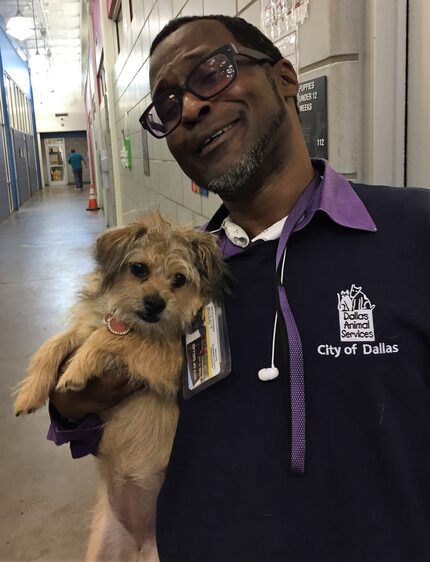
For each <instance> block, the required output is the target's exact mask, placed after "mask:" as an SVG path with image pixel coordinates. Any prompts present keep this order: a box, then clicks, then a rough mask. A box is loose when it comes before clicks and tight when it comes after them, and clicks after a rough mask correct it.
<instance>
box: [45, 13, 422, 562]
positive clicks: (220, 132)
mask: <svg viewBox="0 0 430 562" xmlns="http://www.w3.org/2000/svg"><path fill="white" fill-rule="evenodd" d="M150 83H151V92H152V98H153V105H151V106H150V107H149V108H148V109H147V110H146V111H145V113H144V115H143V116H142V118H141V122H142V123H143V125H144V127H145V128H147V129H149V130H150V132H151V133H152V134H153V135H154V136H157V137H163V136H166V137H167V142H168V146H169V149H170V151H171V152H172V154H173V155H174V157H175V158H176V160H177V161H178V163H179V165H180V166H181V167H182V169H183V170H184V172H185V173H186V174H187V175H188V176H189V177H191V178H192V179H193V180H194V181H195V182H196V183H197V184H198V185H200V186H202V187H207V188H208V189H210V190H212V191H213V192H215V193H218V194H219V195H220V196H221V198H222V200H223V202H224V205H223V206H222V207H221V208H220V210H219V211H218V212H217V213H216V214H215V216H214V217H213V218H212V219H211V221H210V222H209V224H208V225H207V229H208V230H211V231H214V232H217V233H218V235H219V238H220V244H221V247H222V248H223V251H224V255H225V256H226V259H227V261H228V264H229V267H230V270H231V272H232V274H233V277H234V278H235V280H236V283H235V288H234V290H233V294H232V295H227V296H226V298H225V308H226V318H227V327H228V335H229V344H230V349H231V358H232V371H231V374H230V375H229V376H228V377H227V378H225V379H224V380H221V381H219V382H217V383H216V384H214V385H213V386H211V387H210V388H208V389H206V390H204V391H203V392H201V393H199V394H197V395H195V396H192V397H191V398H189V399H187V400H184V399H183V398H182V397H180V419H179V424H178V430H177V434H176V439H175V443H174V447H173V451H172V455H171V459H170V463H169V467H168V469H167V474H166V480H165V484H164V486H163V489H162V491H161V494H160V497H159V503H158V513H157V541H158V549H159V554H160V560H161V562H203V561H205V562H233V561H234V562H269V561H270V562H285V561H287V560H288V561H290V562H302V561H305V562H315V561H318V562H321V561H327V562H328V561H330V562H349V561H351V562H352V561H359V562H370V561H372V562H373V561H381V562H410V561H412V560H413V561H415V562H417V561H420V562H421V561H425V560H428V552H429V551H430V533H429V532H428V529H429V524H430V479H429V477H428V474H429V469H430V455H429V453H428V443H429V438H430V399H429V390H428V384H429V367H430V346H429V343H430V325H429V320H428V319H429V317H430V301H429V268H430V266H429V259H428V256H429V250H430V247H429V246H430V243H429V240H430V236H429V234H430V230H429V229H430V194H429V193H428V192H426V191H425V190H413V189H395V188H385V187H370V186H364V185H356V186H354V185H351V184H350V183H349V182H348V181H347V180H346V179H345V178H343V177H342V176H340V175H338V174H337V173H336V172H335V171H334V170H333V169H332V168H331V167H330V166H329V165H328V164H327V163H325V162H323V161H311V160H310V159H309V157H308V154H307V151H306V146H305V142H304V139H303V134H302V131H301V127H300V122H299V117H298V114H297V110H296V104H295V97H296V95H297V92H298V83H297V78H296V75H295V73H294V70H293V68H292V67H291V65H290V63H289V62H288V61H286V60H284V59H282V56H281V55H280V53H279V52H278V51H277V50H276V49H275V48H274V46H273V45H272V44H271V43H270V41H268V39H267V38H265V37H264V36H263V35H261V34H260V32H258V30H256V29H255V28H253V27H252V26H250V25H249V24H247V23H245V22H243V20H240V19H238V18H227V17H224V16H216V17H213V18H211V17H204V18H182V19H180V20H176V21H175V22H171V23H169V24H168V25H167V26H166V28H164V30H162V31H161V32H160V34H159V36H158V37H157V38H156V39H155V41H154V43H153V45H152V48H151V68H150ZM286 217H287V219H286V220H285V218H286ZM287 244H288V252H287V249H286V248H287ZM112 380H113V379H112V378H109V377H107V378H106V379H105V380H104V381H101V382H100V383H96V382H94V383H93V385H92V387H91V388H89V389H87V390H86V391H82V392H81V393H79V395H74V396H73V395H71V394H69V395H63V396H58V395H56V394H55V395H54V396H53V397H52V402H53V405H55V407H56V408H57V410H59V411H60V412H61V413H62V414H63V415H65V416H66V417H71V418H78V417H79V418H80V417H82V416H83V415H84V414H88V413H94V412H97V411H100V410H102V409H103V407H104V404H103V403H102V402H103V400H102V398H101V396H102V395H103V393H104V392H106V395H107V400H106V403H107V404H111V403H113V402H115V400H117V399H120V398H121V397H123V396H125V395H126V394H127V392H128V389H127V387H126V386H125V385H124V383H123V382H122V381H114V382H112ZM97 385H104V387H103V388H102V389H101V390H99V389H98V386H97ZM115 385H119V386H120V388H119V389H118V392H117V389H116V388H115ZM95 397H96V403H93V402H92V401H93V400H94V398H95ZM53 412H54V414H56V412H55V410H54V407H53ZM56 415H57V416H58V413H57V414H56ZM88 420H89V418H88V417H87V418H85V420H84V422H83V423H87V426H86V427H87V429H85V428H84V429H83V433H81V436H85V435H88V434H93V435H94V436H96V435H97V431H98V426H97V423H98V422H97V421H96V422H95V423H94V424H92V425H91V422H90V421H88ZM54 429H55V427H54ZM55 431H56V436H54V438H55V437H56V439H57V442H58V443H60V442H64V440H65V439H66V437H65V436H66V433H64V432H62V428H61V425H59V424H58V422H57V425H56V429H55ZM77 431H79V428H78V430H77ZM95 440H96V439H95ZM87 442H88V441H87ZM77 445H79V444H77V443H73V442H72V446H73V447H75V449H74V450H75V454H76V455H79V454H82V453H84V452H86V451H88V450H91V451H94V450H95V448H94V446H93V447H91V446H88V447H87V446H84V447H83V450H79V449H78V448H77V447H76V446H77ZM81 445H82V443H81Z"/></svg>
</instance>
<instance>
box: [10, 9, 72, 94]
mask: <svg viewBox="0 0 430 562" xmlns="http://www.w3.org/2000/svg"><path fill="white" fill-rule="evenodd" d="M33 1H34V12H35V19H36V30H37V45H38V48H39V53H41V54H42V53H44V54H48V56H49V52H50V54H51V56H49V60H50V67H49V71H48V75H47V76H46V75H45V76H43V77H42V76H41V77H36V76H33V88H34V90H35V97H36V96H37V94H38V93H39V95H40V94H41V93H42V91H43V92H45V93H46V92H47V91H48V90H49V93H51V94H52V93H54V91H55V90H58V91H60V90H62V91H63V93H64V95H67V96H69V97H70V96H73V97H76V95H80V90H81V0H33ZM19 8H20V10H21V12H22V14H23V15H24V16H28V17H32V14H33V12H32V9H33V8H32V2H31V0H19ZM16 11H17V0H0V15H1V16H2V17H3V19H4V20H5V21H6V23H7V20H8V19H9V18H10V17H12V16H14V15H15V14H16ZM15 44H16V45H17V46H18V47H19V50H20V51H21V54H22V56H24V57H25V58H27V59H28V57H29V56H31V55H32V54H34V53H35V52H36V38H35V37H34V35H33V36H32V37H30V38H29V39H26V40H25V41H16V40H15ZM65 83H66V84H67V85H68V88H67V89H66V88H65ZM66 90H67V91H66Z"/></svg>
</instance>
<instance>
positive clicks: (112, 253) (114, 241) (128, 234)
mask: <svg viewBox="0 0 430 562" xmlns="http://www.w3.org/2000/svg"><path fill="white" fill-rule="evenodd" d="M145 234H146V227H145V225H143V224H139V223H133V224H130V225H128V226H124V227H121V228H115V229H111V230H107V231H106V232H104V233H103V234H101V235H100V236H99V237H98V238H97V241H96V249H95V259H96V262H97V264H98V266H99V267H100V269H101V271H102V273H103V287H104V288H105V289H107V288H108V287H110V286H111V284H112V282H113V280H114V278H115V275H116V274H117V273H118V272H119V271H120V269H121V266H122V265H123V261H124V258H125V257H126V255H127V254H128V252H129V251H130V250H131V249H132V247H133V245H134V244H135V242H136V240H138V239H139V238H142V236H144V235H145Z"/></svg>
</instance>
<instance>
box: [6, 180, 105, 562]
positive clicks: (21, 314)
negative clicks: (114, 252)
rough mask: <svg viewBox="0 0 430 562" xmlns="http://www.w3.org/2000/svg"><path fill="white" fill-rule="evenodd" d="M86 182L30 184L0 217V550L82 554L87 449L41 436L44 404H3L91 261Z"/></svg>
mask: <svg viewBox="0 0 430 562" xmlns="http://www.w3.org/2000/svg"><path fill="white" fill-rule="evenodd" d="M87 204H88V191H84V192H83V193H79V192H76V191H75V190H74V189H73V188H71V187H63V188H46V189H45V190H43V191H38V192H37V193H36V194H35V195H34V196H33V197H32V198H31V199H30V200H29V201H28V202H27V203H26V204H25V205H24V206H23V207H22V208H21V209H20V211H19V212H17V213H13V214H12V215H11V216H10V217H9V218H8V219H6V221H4V222H3V223H1V224H0V303H1V306H0V325H1V331H0V372H1V379H0V385H1V386H0V450H1V459H0V498H1V506H0V528H1V531H0V536H1V541H0V560H1V561H7V562H15V561H30V560H40V561H41V560H43V561H45V562H60V561H64V562H66V561H67V562H78V561H80V560H83V554H84V551H85V546H86V544H85V543H86V537H87V528H88V524H89V521H90V513H89V510H90V508H91V504H92V501H93V497H94V493H95V481H96V478H95V474H96V470H95V463H94V459H93V458H90V457H86V458H84V459H80V460H75V461H73V460H72V458H71V456H70V452H69V450H68V446H67V445H63V446H62V447H56V446H55V445H54V444H53V443H51V442H50V441H47V440H46V433H47V430H48V424H49V422H48V419H49V417H48V413H47V409H46V408H45V409H43V410H40V411H38V412H37V413H36V414H33V415H31V416H28V417H26V418H15V416H14V415H13V412H12V399H11V389H12V387H13V386H14V385H15V384H16V383H17V382H18V381H19V380H20V379H21V378H22V377H23V375H24V372H25V368H26V365H27V363H28V360H29V357H30V356H31V355H32V353H33V352H34V351H35V350H36V349H37V347H38V346H39V345H40V344H41V343H42V342H44V341H45V340H46V339H47V338H48V337H49V336H51V335H52V334H54V333H56V332H58V331H59V330H61V329H62V322H63V320H64V317H65V314H66V311H67V309H68V307H69V306H70V305H71V303H72V302H73V301H74V295H75V294H76V292H77V290H79V278H80V276H81V275H82V274H84V273H86V272H87V271H89V270H90V269H92V266H93V264H92V260H91V253H90V247H91V245H92V244H93V242H94V241H95V238H96V237H97V235H98V234H99V233H100V232H101V231H102V230H103V229H104V227H105V219H104V216H103V213H102V211H99V212H95V213H90V212H87V211H86V207H87Z"/></svg>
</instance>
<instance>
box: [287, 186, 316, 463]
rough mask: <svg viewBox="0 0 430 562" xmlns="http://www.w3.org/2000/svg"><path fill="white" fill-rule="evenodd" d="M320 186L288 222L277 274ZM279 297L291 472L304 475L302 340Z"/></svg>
mask: <svg viewBox="0 0 430 562" xmlns="http://www.w3.org/2000/svg"><path fill="white" fill-rule="evenodd" d="M318 183H319V182H318V181H313V182H312V183H311V184H310V185H309V186H308V187H307V189H306V190H305V191H304V192H303V193H302V195H301V196H300V198H299V200H298V201H297V203H296V205H295V206H294V208H293V210H292V211H291V213H290V214H289V216H288V218H287V220H286V222H285V225H284V229H283V230H282V234H281V237H280V239H279V244H278V248H277V251H276V271H278V269H279V266H280V264H281V260H282V257H283V254H284V251H286V248H287V243H288V239H289V237H290V235H291V233H292V232H293V230H294V228H295V226H296V225H297V223H298V221H299V220H300V219H301V217H302V216H303V214H304V212H305V211H306V209H307V207H308V204H309V201H310V199H311V198H312V195H313V193H314V190H315V187H316V186H317V185H318ZM278 294H279V305H280V308H281V311H282V315H283V317H284V321H285V327H286V329H287V334H288V347H289V356H290V393H291V472H293V473H294V474H303V473H304V471H305V457H306V403H305V375H304V365H303V349H302V341H301V339H300V334H299V330H298V328H297V324H296V321H295V319H294V316H293V313H292V311H291V308H290V305H289V302H288V299H287V294H286V292H285V287H283V286H282V285H279V287H278Z"/></svg>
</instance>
